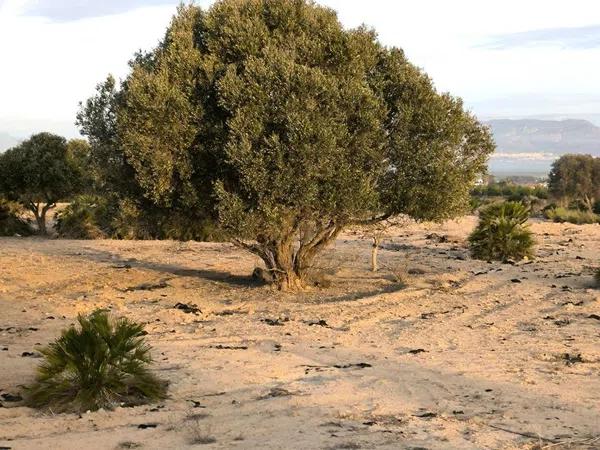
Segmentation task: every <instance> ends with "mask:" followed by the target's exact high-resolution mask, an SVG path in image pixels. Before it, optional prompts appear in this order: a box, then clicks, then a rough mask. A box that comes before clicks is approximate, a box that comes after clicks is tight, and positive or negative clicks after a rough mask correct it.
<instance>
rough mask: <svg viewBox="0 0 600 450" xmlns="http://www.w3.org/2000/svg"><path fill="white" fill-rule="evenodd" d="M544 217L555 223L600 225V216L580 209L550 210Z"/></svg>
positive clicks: (555, 208)
mask: <svg viewBox="0 0 600 450" xmlns="http://www.w3.org/2000/svg"><path fill="white" fill-rule="evenodd" d="M544 216H545V217H546V218H547V219H549V220H552V221H553V222H560V223H563V222H568V223H575V224H586V223H600V215H598V214H594V213H593V212H590V211H581V210H580V209H568V208H562V207H554V208H548V209H546V210H545V211H544Z"/></svg>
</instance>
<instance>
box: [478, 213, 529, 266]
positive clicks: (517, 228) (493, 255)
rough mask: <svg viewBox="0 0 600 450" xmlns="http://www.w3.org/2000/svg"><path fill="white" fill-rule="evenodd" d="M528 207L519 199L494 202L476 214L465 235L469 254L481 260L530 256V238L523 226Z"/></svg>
mask: <svg viewBox="0 0 600 450" xmlns="http://www.w3.org/2000/svg"><path fill="white" fill-rule="evenodd" d="M528 219H529V209H528V208H527V207H526V206H525V205H523V204H522V203H519V202H503V203H496V204H493V205H490V206H488V207H486V208H484V209H483V210H482V211H481V212H480V213H479V223H478V225H477V227H476V228H475V230H474V231H473V233H471V235H470V236H469V244H470V248H471V254H472V256H473V257H474V258H477V259H483V260H500V261H507V260H511V259H514V260H518V259H522V258H524V257H526V256H527V257H529V256H532V250H533V245H534V240H533V236H532V233H531V231H530V230H529V228H528V226H527V225H526V222H527V220H528Z"/></svg>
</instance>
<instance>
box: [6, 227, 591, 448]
mask: <svg viewBox="0 0 600 450" xmlns="http://www.w3.org/2000/svg"><path fill="white" fill-rule="evenodd" d="M473 224H474V218H466V219H464V220H462V221H461V222H458V223H457V222H449V223H447V224H444V225H411V226H409V227H408V228H405V229H401V230H399V231H397V232H396V233H393V234H392V236H391V238H390V239H388V240H387V241H386V242H385V243H384V245H383V246H384V248H383V249H382V250H381V251H380V261H381V265H382V266H383V268H382V269H381V271H380V272H378V273H375V274H373V273H371V272H369V256H370V255H369V252H370V243H369V242H368V241H367V240H363V239H360V237H359V236H358V235H355V234H351V233H348V234H346V235H344V236H342V237H341V238H340V239H339V240H338V241H337V242H336V244H335V246H334V247H333V248H332V249H331V250H328V251H327V252H326V255H324V257H323V258H322V259H321V261H319V266H320V268H321V270H322V272H323V273H326V274H327V276H328V278H329V279H330V280H331V281H332V285H331V286H330V287H328V288H326V289H314V290H311V291H310V292H306V293H303V294H301V295H291V294H285V293H280V292H277V291H274V290H272V289H271V288H269V287H267V286H261V285H258V284H255V283H253V282H252V280H251V279H250V278H249V277H248V274H249V273H251V271H252V269H253V268H254V267H255V266H256V265H258V261H257V259H256V258H254V257H253V256H251V255H248V254H245V253H244V252H242V251H240V250H238V249H236V248H234V247H233V246H231V245H229V244H215V243H178V242H171V241H162V242H132V241H120V242H119V241H68V240H42V239H37V238H28V239H24V238H4V239H0V402H1V404H2V407H1V408H0V448H13V449H92V448H94V449H95V448H103V449H104V448H106V449H110V448H136V447H140V448H148V449H182V448H192V447H195V448H228V449H229V448H233V449H263V448H264V449H355V448H356V449H358V448H364V449H369V448H385V449H413V450H416V449H508V448H511V449H512V448H519V449H524V448H527V449H531V448H553V449H560V448H589V449H591V448H596V449H598V448H600V345H599V344H600V291H599V290H595V289H592V275H591V274H592V268H593V267H596V266H597V265H599V264H600V226H598V225H586V226H574V225H562V224H551V223H534V225H533V227H532V228H533V230H534V231H535V233H536V237H537V240H538V243H539V245H538V249H537V254H538V258H536V259H535V260H533V261H524V262H520V263H518V264H516V265H510V264H500V263H491V264H489V263H486V262H482V261H474V260H471V259H470V258H469V257H468V252H467V250H466V246H465V238H466V235H467V233H468V232H469V231H470V230H471V228H472V226H473ZM431 233H437V235H441V236H445V237H447V242H439V241H440V239H438V238H437V237H436V236H430V237H429V238H428V237H427V236H429V235H430V234H431ZM442 240H445V239H442ZM406 271H409V272H410V273H411V274H410V275H408V276H406V275H405V272H406ZM400 279H401V280H403V281H405V282H406V283H403V282H399V280H400ZM178 302H179V303H186V304H195V305H197V306H198V307H199V308H200V310H201V312H200V313H198V314H192V313H185V312H184V311H182V310H179V309H176V308H175V305H176V303H178ZM99 307H103V308H104V307H108V308H110V309H111V310H112V311H113V312H114V313H115V314H118V315H125V316H127V317H130V318H133V319H135V320H138V321H143V322H145V323H147V326H146V329H147V331H148V333H149V334H148V339H149V341H150V343H151V344H152V345H153V347H154V350H153V356H154V359H155V360H156V366H155V367H156V371H157V373H158V374H159V375H160V376H162V377H164V378H167V379H168V380H170V382H171V384H170V389H169V393H170V396H169V398H168V399H167V400H165V401H164V402H161V403H160V404H158V405H147V406H140V407H135V408H117V409H116V410H114V411H111V412H109V411H98V412H93V413H86V414H83V415H82V416H81V417H80V416H78V415H69V414H58V415H51V414H42V413H40V412H37V411H35V410H32V409H29V408H26V407H23V406H21V405H20V403H19V402H14V401H8V400H7V398H8V399H10V396H7V395H6V394H13V395H15V394H18V393H19V391H20V387H21V386H22V385H24V384H27V383H28V382H30V381H31V380H32V378H33V374H34V369H35V367H36V365H37V364H38V363H39V359H37V358H36V356H37V353H36V349H37V348H39V347H38V346H39V344H46V343H48V342H49V341H50V340H52V339H54V338H55V337H57V336H58V334H59V332H60V330H61V329H62V328H63V327H65V326H67V325H68V324H70V323H73V321H74V319H75V317H76V315H77V313H85V312H90V311H92V310H94V309H96V308H99ZM24 352H30V353H33V355H32V356H23V355H28V353H24ZM561 443H562V444H561ZM567 444H570V445H567Z"/></svg>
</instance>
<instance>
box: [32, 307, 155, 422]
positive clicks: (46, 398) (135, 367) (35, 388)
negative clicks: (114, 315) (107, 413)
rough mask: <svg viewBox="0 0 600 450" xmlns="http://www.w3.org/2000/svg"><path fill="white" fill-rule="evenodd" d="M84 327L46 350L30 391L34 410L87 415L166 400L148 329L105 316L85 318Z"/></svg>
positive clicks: (71, 329) (81, 320)
mask: <svg viewBox="0 0 600 450" xmlns="http://www.w3.org/2000/svg"><path fill="white" fill-rule="evenodd" d="M78 323H79V327H75V326H71V327H69V328H68V329H66V330H65V331H63V333H62V335H61V337H60V338H58V339H57V340H56V341H54V342H53V343H51V344H49V345H48V346H47V347H45V348H44V349H42V350H41V353H42V355H43V357H44V361H43V362H42V364H41V365H40V366H39V368H38V373H37V377H36V381H35V383H34V384H33V385H31V386H30V387H28V388H27V389H26V396H25V400H26V403H27V404H28V405H29V406H32V407H35V408H43V409H49V410H52V411H54V412H83V411H87V410H97V409H99V408H106V409H112V408H113V407H114V406H116V405H127V406H132V405H138V404H143V403H147V402H151V401H154V400H158V399H161V398H164V397H165V394H166V383H165V382H164V381H162V380H160V379H159V378H157V377H156V376H154V375H153V374H152V373H151V372H150V371H149V369H148V366H149V364H150V363H151V361H152V360H151V357H150V346H148V345H147V344H146V342H145V339H144V337H143V326H142V325H140V324H137V323H134V322H131V321H129V320H128V319H126V318H119V319H114V320H111V318H110V317H109V315H108V313H107V312H106V311H104V310H97V311H95V312H93V313H91V314H90V315H88V316H82V315H80V316H79V318H78Z"/></svg>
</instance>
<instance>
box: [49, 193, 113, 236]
mask: <svg viewBox="0 0 600 450" xmlns="http://www.w3.org/2000/svg"><path fill="white" fill-rule="evenodd" d="M106 218H107V204H106V201H105V200H104V199H103V198H101V197H97V196H92V195H81V196H78V197H76V198H75V199H73V201H72V202H71V203H70V204H69V206H67V207H66V208H65V209H63V210H62V211H60V212H59V213H58V214H57V215H56V224H55V225H54V227H55V229H56V231H57V233H58V235H59V236H60V237H64V238H69V239H100V238H104V237H106V232H105V231H104V230H105V229H106ZM103 225H104V227H103Z"/></svg>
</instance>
